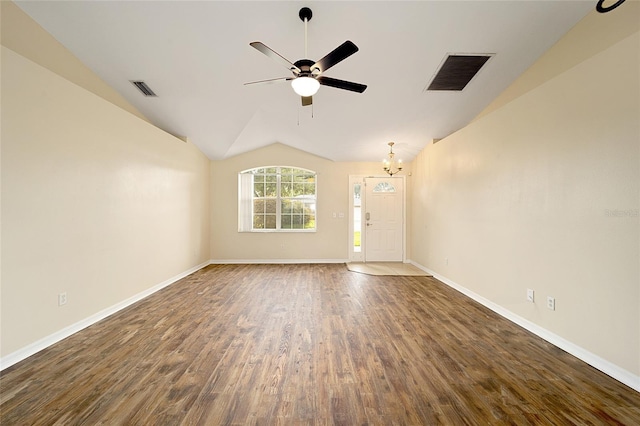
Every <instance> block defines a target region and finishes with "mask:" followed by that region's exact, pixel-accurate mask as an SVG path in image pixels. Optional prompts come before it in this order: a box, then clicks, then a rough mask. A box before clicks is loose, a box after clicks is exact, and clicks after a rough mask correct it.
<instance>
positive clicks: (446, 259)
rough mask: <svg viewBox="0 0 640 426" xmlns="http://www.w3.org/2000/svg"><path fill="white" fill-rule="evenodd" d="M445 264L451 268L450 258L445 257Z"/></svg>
mask: <svg viewBox="0 0 640 426" xmlns="http://www.w3.org/2000/svg"><path fill="white" fill-rule="evenodd" d="M444 264H445V265H447V266H449V258H448V257H445V258H444Z"/></svg>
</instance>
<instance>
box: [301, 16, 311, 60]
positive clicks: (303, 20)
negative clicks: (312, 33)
mask: <svg viewBox="0 0 640 426" xmlns="http://www.w3.org/2000/svg"><path fill="white" fill-rule="evenodd" d="M298 16H299V17H300V19H301V20H302V22H304V57H305V58H308V57H309V54H308V52H307V23H308V22H309V21H310V20H311V17H312V16H313V12H311V9H309V8H308V7H303V8H302V9H300V12H298Z"/></svg>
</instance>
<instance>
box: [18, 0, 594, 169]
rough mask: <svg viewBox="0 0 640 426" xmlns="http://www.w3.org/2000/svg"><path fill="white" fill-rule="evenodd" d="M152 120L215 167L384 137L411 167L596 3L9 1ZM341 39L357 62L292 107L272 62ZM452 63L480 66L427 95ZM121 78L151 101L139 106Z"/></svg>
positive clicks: (345, 155) (312, 52)
mask: <svg viewBox="0 0 640 426" xmlns="http://www.w3.org/2000/svg"><path fill="white" fill-rule="evenodd" d="M16 3H17V4H18V6H19V7H20V8H22V9H23V10H24V11H25V12H26V13H28V14H29V15H30V16H31V17H32V18H33V19H35V20H36V21H37V22H38V23H39V24H40V25H41V26H42V27H44V28H45V29H46V30H47V31H48V32H49V33H51V34H52V35H53V36H54V37H55V38H56V39H57V40H58V41H59V42H61V43H62V44H63V45H64V46H66V47H67V49H69V50H70V51H71V52H72V53H73V54H75V55H76V56H77V57H78V58H79V59H80V60H81V61H82V62H84V63H85V64H86V65H87V66H88V67H89V68H91V69H92V70H93V71H94V72H95V73H96V74H98V75H99V76H100V77H101V78H102V79H103V80H104V81H105V82H106V83H107V84H109V85H110V86H111V87H113V88H114V89H115V90H117V91H118V92H119V93H120V94H121V95H122V96H124V97H125V98H126V99H127V100H128V101H129V102H130V103H131V104H132V105H134V106H135V107H136V108H138V110H140V111H141V112H142V113H143V114H144V115H145V116H146V117H147V118H148V119H149V120H150V121H151V122H152V123H154V124H155V125H156V126H158V127H160V128H161V129H164V130H165V131H167V132H169V133H171V134H174V135H177V136H184V137H187V138H188V139H189V140H190V141H191V142H192V143H194V144H195V145H196V146H198V147H199V148H200V150H202V152H204V153H205V154H206V155H207V156H208V157H209V158H210V159H213V160H220V159H224V158H228V157H231V156H234V155H237V154H240V153H243V152H247V151H250V150H253V149H256V148H259V147H262V146H266V145H270V144H272V143H274V142H280V143H283V144H286V145H289V146H292V147H295V148H297V149H300V150H303V151H307V152H309V153H312V154H315V155H318V156H321V157H324V158H328V159H331V160H334V161H380V160H381V159H382V158H383V157H385V155H386V153H387V151H388V147H387V143H388V142H389V141H394V142H395V143H396V145H395V148H394V150H395V151H396V152H397V153H398V155H397V158H402V159H403V160H405V161H411V160H412V159H413V158H414V157H415V155H416V154H417V153H418V152H419V151H420V150H422V148H424V146H425V145H427V144H428V143H430V142H431V141H432V139H441V138H444V137H446V136H448V135H450V134H451V133H453V132H455V131H456V130H458V129H460V128H461V127H463V126H465V125H466V124H468V123H469V122H470V121H471V120H472V119H473V118H474V117H475V116H476V115H478V114H479V113H480V112H481V111H482V110H483V109H484V108H485V107H486V106H487V105H488V104H489V103H490V102H491V101H492V100H494V99H495V98H496V97H497V96H498V95H499V94H500V93H501V92H502V91H503V90H504V89H505V88H506V87H507V86H509V84H510V83H512V82H513V81H514V79H516V78H517V77H518V76H519V75H520V74H522V73H523V72H524V71H525V70H526V69H527V68H528V67H529V66H531V65H532V64H533V62H535V60H536V59H537V58H538V57H540V55H541V54H542V53H544V52H545V51H546V50H547V49H549V48H550V47H551V46H552V45H553V44H554V43H555V42H556V41H557V40H558V39H559V38H561V37H562V36H563V35H564V34H565V33H566V32H567V31H568V30H569V29H571V27H573V26H574V25H575V24H576V23H577V22H578V21H579V20H580V19H581V18H583V17H584V16H585V15H586V14H587V13H588V12H589V11H591V10H592V9H593V8H594V7H595V3H596V2H595V0H594V1H566V0H557V1H521V0H511V1H480V0H476V1H412V2H405V1H355V2H349V1H308V2H286V1H258V2H244V1H234V2H223V1H195V2H190V1H99V2H96V1H74V2H71V1H63V2H57V1H45V2H35V1H28V2H16ZM304 6H307V7H310V8H311V9H312V11H313V17H312V19H311V21H310V22H309V24H308V53H309V57H310V58H309V59H312V60H318V59H320V58H321V57H323V56H324V55H325V54H327V53H329V52H330V51H332V50H333V49H334V48H336V47H337V46H338V45H340V44H342V43H343V42H344V41H345V40H351V41H352V42H354V43H355V44H356V45H357V46H358V47H359V49H360V50H359V52H357V53H355V54H354V55H353V56H350V57H349V58H347V59H346V60H344V61H343V62H341V63H339V64H338V65H336V66H335V67H333V68H331V69H330V70H328V71H327V72H326V73H325V74H324V75H326V76H328V77H333V78H338V79H343V80H349V81H354V82H357V83H363V84H366V85H367V86H368V88H367V90H366V91H365V92H364V93H362V94H358V93H355V92H349V91H344V90H339V89H335V88H332V87H327V86H322V87H321V88H320V90H319V92H318V93H317V94H316V95H315V96H314V97H313V106H312V107H302V106H301V102H300V97H299V96H297V95H296V94H295V93H294V92H293V90H292V89H291V87H290V84H289V83H288V82H279V83H272V84H256V85H244V83H246V82H251V81H256V80H263V79H270V78H276V77H288V76H290V75H291V74H290V73H289V71H288V70H287V69H285V68H284V67H282V66H281V65H280V64H279V63H277V62H275V61H274V60H272V59H270V58H268V57H267V56H265V55H263V54H262V53H260V52H258V51H257V50H256V49H254V48H252V47H251V46H249V43H250V42H252V41H261V42H263V43H264V44H266V45H267V46H269V47H270V48H271V49H273V50H275V51H276V52H278V53H279V54H280V55H282V56H284V57H285V58H287V59H288V60H289V61H291V62H295V61H297V60H298V59H302V58H303V57H304V24H303V22H302V21H301V20H300V18H299V17H298V11H299V9H300V8H301V7H304ZM450 53H471V54H477V53H490V54H493V55H494V56H492V58H491V59H490V60H489V61H488V62H487V63H486V64H485V66H484V67H483V68H482V69H481V70H480V72H479V73H478V74H477V75H476V77H475V78H474V79H473V80H471V82H470V83H469V84H468V85H467V87H466V88H465V89H464V90H463V91H461V92H450V91H438V92H427V91H425V88H426V87H427V85H428V83H429V82H430V80H431V78H432V77H433V76H434V74H435V72H436V71H437V69H438V67H439V65H440V64H441V63H442V62H443V60H444V58H445V56H446V55H447V54H450ZM131 80H144V81H145V82H146V83H147V84H148V85H149V87H150V88H151V89H152V90H153V91H154V92H155V93H156V94H157V95H158V97H156V98H147V97H144V96H143V95H142V94H141V93H140V92H139V91H138V89H137V88H135V87H134V86H133V85H132V84H131V83H130V81H131Z"/></svg>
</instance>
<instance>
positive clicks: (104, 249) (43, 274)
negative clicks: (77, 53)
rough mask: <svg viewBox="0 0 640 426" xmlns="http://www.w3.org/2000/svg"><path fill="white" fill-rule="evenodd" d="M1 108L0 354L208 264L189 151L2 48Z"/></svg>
mask: <svg viewBox="0 0 640 426" xmlns="http://www.w3.org/2000/svg"><path fill="white" fill-rule="evenodd" d="M1 107H2V116H1V121H2V129H1V139H2V276H1V278H2V285H1V289H2V290H1V291H2V301H1V335H2V348H1V350H2V352H1V354H2V356H6V355H7V354H10V353H12V352H14V351H17V350H20V349H22V348H24V347H25V346H27V345H30V344H32V343H34V342H36V341H38V340H39V339H43V338H45V337H47V336H49V335H51V334H52V333H54V332H58V331H59V330H61V329H64V328H65V327H68V326H70V325H72V324H74V323H77V322H78V321H81V320H84V319H86V318H87V317H90V316H91V315H93V314H95V313H96V312H99V311H101V310H103V309H106V308H108V307H110V306H113V305H115V304H118V303H120V302H122V301H123V300H125V299H127V298H129V297H132V296H134V295H136V294H138V293H141V292H144V291H145V290H148V289H149V288H151V287H153V286H155V285H158V284H160V283H162V282H164V281H166V280H168V279H170V278H172V277H174V276H177V275H179V274H180V273H183V272H185V271H187V270H189V269H190V268H193V267H194V266H197V265H199V264H202V263H204V262H206V261H208V259H209V254H210V248H209V238H208V235H209V228H208V224H209V204H210V202H209V191H210V189H209V168H210V162H209V160H208V159H207V158H206V157H205V156H204V155H203V154H202V153H201V152H200V151H198V150H197V149H196V148H195V147H194V146H193V145H191V144H187V143H184V142H182V141H180V140H178V139H176V138H175V137H173V136H171V135H168V134H167V133H165V132H163V131H161V130H159V129H157V128H155V127H153V126H152V125H150V124H149V123H147V122H145V121H143V120H141V119H140V118H139V117H136V116H135V115H132V114H131V113H129V112H127V111H124V110H122V109H120V108H119V107H117V106H115V105H114V104H112V103H110V102H108V101H105V100H104V99H102V98H101V97H99V96H96V95H95V94H93V93H90V92H88V91H87V90H85V89H83V88H81V87H79V86H77V85H75V84H73V83H71V82H69V81H68V80H66V79H64V78H62V77H61V76H59V75H57V74H55V73H53V72H51V71H50V70H48V69H45V68H43V67H41V66H40V65H38V64H35V63H34V62H32V61H30V60H29V59H26V58H25V57H23V56H21V55H19V54H17V53H15V52H14V51H12V50H10V49H8V48H6V47H2V105H1ZM60 292H66V293H67V297H68V303H67V304H66V305H65V306H62V307H59V306H58V293H60Z"/></svg>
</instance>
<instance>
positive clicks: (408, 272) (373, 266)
mask: <svg viewBox="0 0 640 426" xmlns="http://www.w3.org/2000/svg"><path fill="white" fill-rule="evenodd" d="M346 265H347V269H349V270H350V271H352V272H359V273H361V274H367V275H402V276H417V277H428V276H429V274H427V273H426V272H424V271H423V270H422V269H420V268H418V267H416V266H413V265H412V264H410V263H402V262H367V263H359V262H358V263H347V264H346Z"/></svg>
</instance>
